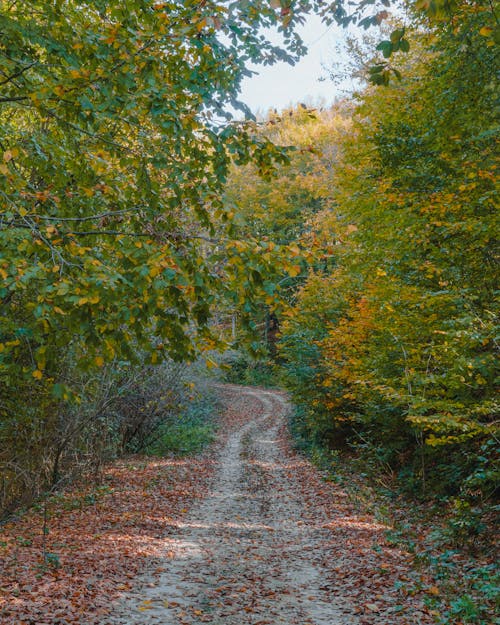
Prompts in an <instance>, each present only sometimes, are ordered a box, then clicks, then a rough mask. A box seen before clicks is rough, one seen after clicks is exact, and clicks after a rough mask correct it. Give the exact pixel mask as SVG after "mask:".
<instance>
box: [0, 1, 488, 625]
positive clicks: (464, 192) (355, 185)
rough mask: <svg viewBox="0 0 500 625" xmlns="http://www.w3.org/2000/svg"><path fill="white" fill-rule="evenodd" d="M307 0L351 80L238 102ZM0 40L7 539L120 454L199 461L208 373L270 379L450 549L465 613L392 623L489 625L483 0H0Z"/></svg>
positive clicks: (296, 45)
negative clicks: (432, 522)
mask: <svg viewBox="0 0 500 625" xmlns="http://www.w3.org/2000/svg"><path fill="white" fill-rule="evenodd" d="M314 12H315V13H319V14H320V15H321V16H322V19H323V20H324V23H325V25H327V26H328V25H330V24H334V23H335V24H339V25H341V26H343V27H345V29H346V32H347V33H348V35H347V37H346V40H345V44H344V50H343V53H342V58H344V57H345V58H348V59H349V60H348V62H347V63H344V66H343V67H342V68H340V69H339V67H337V66H334V65H331V66H329V67H327V68H325V70H326V71H327V72H328V74H329V76H328V80H332V81H334V80H336V79H339V77H340V73H342V72H343V73H346V74H348V75H349V76H350V77H352V78H353V80H354V82H355V84H356V89H355V90H354V91H352V92H351V93H347V94H346V95H345V96H344V97H343V98H340V99H338V100H337V101H336V102H334V103H328V104H317V105H315V104H314V103H310V102H307V100H306V103H305V104H296V105H294V106H292V107H290V108H288V109H285V110H282V111H278V110H274V111H272V110H270V111H268V112H267V113H265V114H264V115H263V116H261V117H257V118H255V117H254V115H253V114H252V113H251V111H250V110H249V109H248V107H247V106H246V105H245V104H244V103H243V102H241V101H240V99H239V91H240V88H241V82H242V80H243V78H244V77H245V76H247V75H248V73H249V69H248V68H249V66H250V64H254V65H259V64H261V65H268V64H272V63H275V62H278V61H287V62H289V63H292V64H293V63H294V62H296V61H297V60H298V59H299V58H300V57H301V55H303V54H304V53H305V48H304V44H303V42H302V41H301V39H300V37H299V36H298V34H297V28H298V26H300V25H301V24H302V23H304V21H305V20H306V17H307V15H308V14H309V13H314ZM273 28H274V29H277V30H278V32H279V33H280V34H281V37H282V43H281V44H279V45H278V44H276V43H274V40H273V39H272V38H269V39H267V38H266V37H267V36H266V34H265V33H266V29H273ZM0 33H1V37H0V518H1V519H3V521H2V524H3V525H5V527H6V528H7V529H6V531H7V534H8V532H9V531H11V529H12V523H13V521H12V519H14V520H15V519H23V518H24V516H23V515H26V514H27V515H29V514H32V512H30V510H31V511H32V510H33V506H34V508H35V513H36V509H37V507H38V510H39V511H40V510H42V508H43V507H44V506H45V512H44V513H43V514H45V517H47V507H46V506H47V504H44V503H43V502H44V501H45V502H46V501H52V500H53V498H54V497H56V498H57V497H58V496H60V495H59V494H60V493H61V492H64V489H66V488H72V485H73V484H75V483H80V482H79V480H81V479H82V478H83V480H84V481H85V482H86V483H87V484H90V485H94V486H95V485H96V484H102V479H103V478H102V476H103V473H104V472H105V471H106V470H107V469H106V467H109V466H114V465H113V463H116V462H121V461H122V460H123V459H127V458H129V457H136V456H137V454H140V455H141V456H140V457H143V454H146V457H156V458H157V457H163V456H164V455H167V456H168V454H171V453H177V452H179V451H181V452H182V453H188V455H189V454H193V455H194V456H193V458H194V459H193V460H192V462H193V466H197V465H196V463H197V462H199V460H197V459H196V458H197V456H196V453H199V451H200V450H201V449H205V448H206V446H210V445H211V444H212V442H213V440H214V439H215V438H216V434H217V426H216V425H213V424H212V423H211V421H210V420H208V421H207V420H206V417H204V416H203V415H205V414H207V413H210V414H212V413H214V411H215V412H216V411H217V410H218V408H217V406H218V401H219V400H218V399H217V398H216V397H215V394H214V385H215V386H218V385H221V383H229V384H230V385H234V384H239V385H245V387H248V386H254V387H255V388H257V389H258V388H260V389H262V388H264V387H267V388H271V389H277V388H278V389H284V390H285V391H286V392H287V394H288V395H287V397H289V398H290V402H291V403H292V404H293V409H292V412H291V414H290V416H289V420H288V428H289V431H290V435H291V437H292V439H293V441H294V446H295V448H296V449H298V450H299V452H300V453H301V454H305V456H306V457H309V458H310V459H311V461H312V462H313V464H315V465H316V466H317V467H320V469H321V470H326V471H332V472H333V473H335V471H338V472H339V473H342V471H344V472H345V471H348V472H353V473H354V474H356V475H361V476H362V479H363V480H365V481H366V482H368V483H369V484H370V486H369V488H373V489H375V491H377V490H378V491H380V490H381V491H382V495H381V496H382V497H386V498H388V501H390V502H391V501H392V502H395V501H397V502H398V503H397V505H398V506H403V507H405V506H406V507H407V508H408V510H414V511H415V514H414V516H415V515H416V516H417V517H418V515H419V514H420V512H419V511H422V510H425V509H427V510H431V515H437V516H438V517H439V518H440V521H439V523H441V525H440V527H441V530H440V531H441V534H440V538H439V540H441V543H442V544H441V548H442V551H443V550H444V552H446V553H448V556H447V557H449V553H451V551H450V549H451V550H455V551H454V552H456V553H458V554H466V556H464V557H466V558H469V559H468V560H467V562H468V563H469V573H470V576H471V579H472V582H471V588H472V586H474V584H475V586H474V590H471V589H470V588H469V589H468V590H467V593H470V596H469V595H467V601H468V603H467V601H465V600H462V599H457V598H456V597H455V599H453V597H452V598H451V599H449V600H448V604H447V605H448V608H447V610H448V611H446V610H444V609H443V610H444V611H443V610H441V611H439V610H434V611H435V614H434V616H433V618H434V619H435V620H430V621H425V620H421V621H416V620H414V621H411V622H415V623H416V622H419V623H420V622H421V623H426V622H437V623H443V624H448V623H450V624H451V623H457V624H459V623H479V624H480V623H484V624H487V623H492V622H493V620H492V619H493V616H492V615H493V610H494V608H493V606H494V604H495V600H497V599H498V594H497V589H495V586H494V583H493V582H491V579H492V575H493V573H492V571H493V570H494V569H493V568H492V567H491V562H490V561H489V560H488V562H487V563H486V564H485V563H484V561H483V560H481V558H484V557H485V554H488V555H490V556H491V553H492V552H491V549H492V542H494V540H493V536H494V532H493V529H492V528H493V527H494V522H495V519H497V518H498V517H497V515H498V483H499V480H498V478H499V465H498V459H499V458H498V454H499V441H498V436H499V421H498V414H499V406H498V325H497V321H498V275H499V274H498V240H497V239H498V237H497V234H498V199H497V188H498V187H497V180H498V175H497V169H498V95H499V89H498V82H497V79H498V43H499V39H500V26H499V17H498V11H497V9H496V7H495V4H494V3H491V2H490V0H451V1H449V0H418V1H417V2H409V3H408V2H401V3H397V2H394V3H393V2H391V1H389V0H382V1H381V2H378V1H377V0H364V1H362V2H354V3H346V2H334V3H328V2H322V1H321V0H300V1H294V0H270V1H261V0H245V1H244V2H221V1H216V0H201V1H200V0H196V1H195V0H185V1H183V2H177V1H171V2H163V1H161V2H160V1H158V2H153V1H152V0H151V1H150V0H120V2H118V1H115V0H110V1H104V0H85V1H84V2H76V1H74V0H54V1H50V2H49V1H48V0H32V1H31V2H29V3H26V2H23V1H20V0H1V1H0ZM249 392H250V393H251V391H249ZM255 392H257V391H255ZM262 392H267V391H262ZM250 397H253V396H251V395H250ZM264 397H267V396H264ZM235 401H236V400H235ZM263 401H264V404H265V402H266V401H270V400H269V399H268V400H266V399H264V400H263ZM273 401H276V400H275V399H274V400H273ZM236 403H237V402H236ZM278 403H279V402H278ZM277 405H278V404H277ZM279 405H280V406H281V404H279ZM183 424H184V425H183ZM186 424H187V425H186ZM183 428H184V429H183ZM242 440H243V441H244V438H243V439H242ZM148 455H149V456H148ZM188 457H190V456H188ZM120 466H121V465H120ZM148 470H149V469H148ZM148 475H149V474H148ZM148 479H153V478H152V477H151V476H149V477H148ZM179 479H181V478H179ZM182 479H187V478H182ZM189 479H191V478H189ZM356 479H357V478H356ZM94 486H92V488H94ZM98 488H100V487H99V486H98ZM58 493H59V494H58ZM374 496H376V495H374ZM401 502H403V503H401ZM176 505H177V504H176ZM186 505H187V504H186ZM388 505H389V506H391V505H392V504H391V503H389V504H388ZM394 505H396V504H395V503H394ZM179 506H180V507H183V506H184V504H182V506H181V504H180V503H179ZM180 507H179V509H180ZM409 517H411V514H409ZM427 521H428V520H427ZM427 521H424V524H425V523H427ZM416 523H417V521H416ZM46 524H47V518H45V521H43V532H42V534H43V533H44V532H45V529H46ZM9 528H10V529H9ZM443 528H444V529H443ZM46 533H48V531H47V532H46ZM0 539H2V526H1V525H0ZM16 540H17V539H16ZM43 540H44V541H45V538H44V539H43ZM9 541H10V538H8V536H7V538H6V540H5V541H3V539H2V540H0V546H1V547H2V548H5V549H6V550H7V551H6V552H5V553H7V552H8V549H9V545H10V544H11V543H10V542H9ZM438 542H439V541H438ZM450 545H451V546H450ZM446 549H448V551H446ZM430 552H432V549H430ZM433 553H434V552H432V553H431V557H432V554H433ZM4 555H5V554H4ZM0 557H3V555H2V554H1V553H0ZM5 557H7V556H5ZM457 557H458V558H460V557H461V556H457ZM474 558H478V560H477V562H479V561H481V562H482V564H481V565H480V564H477V562H476V564H471V562H473V561H474ZM43 560H44V565H45V567H46V569H45V570H48V571H49V572H50V571H52V573H53V572H54V570H53V569H57V568H58V567H59V561H57V563H56V564H57V566H54V561H53V560H52V561H51V553H49V552H48V551H47V549H46V545H45V542H44V543H43ZM441 566H442V569H443V567H444V568H445V566H444V565H442V563H441ZM450 566H451V565H450ZM474 567H476V568H474ZM0 577H1V571H0ZM486 579H487V580H488V583H486V581H485V580H486ZM478 580H482V581H478ZM490 582H491V583H490ZM429 584H430V585H429V587H430V588H436V585H435V584H434V582H433V583H432V584H431V583H430V582H429ZM452 585H453V584H452ZM0 586H5V587H7V584H3V582H2V583H1V584H0ZM458 586H459V588H458V591H457V592H458V595H460V593H462V594H463V592H465V591H464V590H463V588H462V586H461V585H460V584H458ZM455 590H456V589H455ZM448 591H449V592H451V593H452V594H453V588H451V589H450V588H448ZM430 594H431V595H432V594H433V592H431V593H430ZM434 594H435V595H440V594H441V590H439V591H437V592H435V593H434ZM458 595H457V596H458ZM0 599H1V597H0ZM435 599H436V598H435ZM436 601H437V599H436ZM453 601H455V603H453ZM460 601H462V603H460ZM464 601H465V603H464ZM368 605H373V602H372V603H369V604H368ZM450 606H451V607H450ZM0 610H1V601H0ZM429 610H430V608H429ZM28 612H29V611H28ZM431 612H432V610H431ZM431 612H429V614H430V613H431ZM4 614H5V615H6V616H5V618H6V619H7V620H6V621H5V622H6V623H7V622H12V621H9V620H8V619H9V618H10V616H12V615H10V616H9V614H10V613H8V612H1V611H0V621H1V618H2V616H3V615H4ZM16 614H17V613H16ZM20 614H21V613H20ZM29 616H30V615H29V614H28V613H26V614H25V613H23V614H21V616H20V617H19V618H20V620H18V621H16V622H18V623H24V622H29V623H44V622H47V623H53V624H54V625H55V624H56V623H69V622H75V623H76V622H80V621H78V620H77V619H76V617H75V619H74V620H71V619H69V620H67V621H64V620H57V618H56V617H55V616H51V617H50V618H52V620H50V619H49V620H47V621H44V620H41V618H40V617H36V618H35V620H29V618H28V617H29ZM198 616H199V615H198ZM431 616H432V614H431ZM31 617H32V619H33V618H34V617H33V614H31ZM193 618H194V617H193ZM391 618H392V617H391ZM422 618H424V617H422ZM429 618H430V617H429ZM23 619H26V620H23ZM1 622H4V621H1ZM89 622H90V621H89ZM92 622H94V621H92ZM95 622H96V623H99V622H100V623H103V624H104V623H107V622H108V621H105V620H96V621H95ZM109 622H110V623H111V621H109ZM113 622H114V621H113ZM117 622H118V621H117ZM130 622H132V621H130ZM169 622H170V621H169ZM172 622H176V623H177V622H180V623H184V622H186V623H187V622H188V621H187V620H186V621H183V620H182V619H181V620H179V621H172ZM189 622H191V621H189ZM193 622H198V621H193ZM199 622H205V621H204V620H203V618H201V620H200V621H199ZM215 622H217V623H226V621H225V620H220V621H215ZM245 622H246V621H245ZM253 622H254V621H251V620H248V623H253ZM258 622H262V623H264V622H266V623H267V622H276V623H278V622H281V621H264V620H262V621H258ZM291 622H299V621H289V623H291ZM303 622H309V621H303ZM311 622H313V621H311ZM314 622H315V623H316V621H314ZM317 622H318V623H322V621H317ZM339 622H340V621H339ZM360 622H361V623H364V622H365V621H360ZM366 622H372V621H366ZM374 622H379V623H381V622H382V621H380V620H379V621H376V620H375V621H374ZM383 622H384V623H392V622H394V623H396V622H397V623H406V622H409V621H403V620H402V621H396V620H395V621H391V620H389V617H387V620H384V621H383ZM495 622H496V621H495ZM227 623H228V625H229V624H231V623H232V621H230V620H228V621H227Z"/></svg>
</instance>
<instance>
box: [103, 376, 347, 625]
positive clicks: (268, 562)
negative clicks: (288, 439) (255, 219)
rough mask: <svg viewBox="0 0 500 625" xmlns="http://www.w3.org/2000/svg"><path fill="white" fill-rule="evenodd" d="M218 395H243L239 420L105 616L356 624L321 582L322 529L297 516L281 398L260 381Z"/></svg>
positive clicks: (298, 494) (226, 623)
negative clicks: (204, 491) (200, 494)
mask: <svg viewBox="0 0 500 625" xmlns="http://www.w3.org/2000/svg"><path fill="white" fill-rule="evenodd" d="M235 393H236V394H238V395H237V397H235ZM224 394H225V401H226V403H229V404H231V403H233V402H234V401H235V400H236V399H237V398H238V399H239V400H240V401H241V399H242V398H241V397H238V396H240V395H242V396H243V399H244V410H245V412H246V414H247V419H243V420H242V422H241V423H240V424H239V425H238V426H237V427H236V428H235V429H234V431H232V432H231V433H230V434H229V435H228V436H227V439H226V442H225V444H224V445H223V446H222V448H221V451H220V457H219V468H218V472H217V475H216V477H215V479H214V483H213V488H212V490H211V492H210V493H209V494H208V496H207V497H206V498H204V500H202V501H201V502H200V503H199V505H197V506H195V507H194V508H193V509H192V510H191V512H190V514H189V515H188V516H187V518H185V519H184V521H183V522H182V523H178V524H177V527H176V528H175V530H176V531H175V533H174V535H171V536H170V537H169V538H170V540H169V541H168V551H167V552H166V553H165V570H164V571H162V572H161V573H160V575H156V576H152V577H151V578H150V579H148V578H145V579H144V580H142V582H143V583H142V584H141V585H140V587H138V589H137V591H136V592H135V593H134V594H132V595H129V596H127V597H126V598H124V600H123V601H122V602H121V604H120V605H119V606H118V607H117V609H116V611H115V612H114V614H113V615H112V616H111V617H110V618H108V619H106V623H109V624H110V625H119V624H120V625H122V624H123V625H126V624H127V625H139V624H140V625H146V624H149V623H151V624H153V623H162V624H164V625H170V624H172V625H174V624H176V625H177V624H186V625H187V624H189V625H191V624H195V623H204V622H207V623H217V624H220V625H243V624H246V623H248V624H249V625H250V624H252V625H257V624H259V625H265V624H269V625H271V624H272V625H281V624H282V625H293V624H301V625H347V624H351V623H357V622H358V621H357V620H356V619H354V618H353V617H349V616H348V613H349V612H350V610H349V606H348V605H346V604H345V601H343V600H342V598H340V597H336V596H332V589H331V588H330V586H329V585H328V584H327V583H326V577H325V575H324V570H323V569H324V565H325V564H326V562H327V561H328V560H329V558H330V554H328V553H326V552H325V544H327V543H328V540H327V539H328V536H327V535H326V534H328V529H326V528H325V527H324V526H323V525H324V524H323V523H322V522H321V521H323V519H318V523H316V524H312V523H311V522H310V518H308V517H306V516H305V515H304V503H303V502H304V499H303V492H302V486H301V484H300V483H298V482H296V481H294V473H293V462H291V459H290V458H289V457H287V455H286V454H285V452H284V447H283V445H282V444H281V442H282V441H281V440H280V436H282V435H283V423H284V419H285V417H286V415H287V412H288V409H289V408H288V404H287V402H286V399H285V398H284V396H283V395H282V394H281V393H278V392H274V391H268V390H260V389H259V390H257V389H241V388H235V387H225V391H224ZM239 417H241V414H240V415H239Z"/></svg>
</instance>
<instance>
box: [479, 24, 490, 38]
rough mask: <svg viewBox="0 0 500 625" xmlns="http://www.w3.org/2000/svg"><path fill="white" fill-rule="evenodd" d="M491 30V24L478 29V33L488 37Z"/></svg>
mask: <svg viewBox="0 0 500 625" xmlns="http://www.w3.org/2000/svg"><path fill="white" fill-rule="evenodd" d="M492 32H493V28H492V27H491V26H483V27H482V28H481V30H480V31H479V34H480V35H482V36H483V37H489V36H490V35H491V33H492Z"/></svg>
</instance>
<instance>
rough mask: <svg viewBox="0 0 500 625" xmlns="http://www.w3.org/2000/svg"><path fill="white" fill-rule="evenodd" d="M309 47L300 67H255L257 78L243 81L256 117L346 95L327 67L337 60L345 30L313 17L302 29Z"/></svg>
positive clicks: (244, 93)
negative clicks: (268, 112) (333, 80)
mask: <svg viewBox="0 0 500 625" xmlns="http://www.w3.org/2000/svg"><path fill="white" fill-rule="evenodd" d="M298 32H299V33H300V35H301V37H302V39H303V41H304V42H305V44H306V45H307V47H308V53H307V55H306V56H305V57H303V58H302V59H301V60H300V61H299V62H298V63H297V64H296V65H294V66H291V65H289V64H288V63H283V62H281V63H276V64H275V65H271V66H265V67H260V66H259V67H255V68H252V69H255V71H257V72H258V74H257V75H254V76H252V78H246V79H245V80H244V82H243V87H242V93H241V100H242V101H243V102H245V104H247V105H248V106H249V107H250V109H251V111H252V112H253V113H254V114H258V113H261V114H265V113H266V112H267V111H268V110H269V109H273V108H276V109H278V111H280V110H282V109H284V108H287V107H288V106H289V105H290V104H297V103H299V102H304V103H306V104H316V105H317V104H319V103H320V102H321V103H322V104H326V105H328V104H331V103H332V102H333V101H334V100H335V98H336V97H338V96H340V95H342V93H341V90H340V88H339V87H338V86H337V85H335V84H334V83H333V82H332V81H331V80H330V79H328V78H327V79H326V80H325V81H320V80H319V79H320V77H321V76H324V77H327V71H325V70H324V69H323V68H322V64H324V65H326V66H327V67H328V66H329V65H331V64H332V61H333V60H334V59H335V58H336V57H337V60H338V52H336V51H335V45H336V43H338V42H340V41H341V40H342V38H343V36H344V31H343V29H342V28H340V27H339V26H337V25H332V26H331V27H328V26H327V25H325V24H323V23H322V22H321V19H320V17H319V16H317V15H310V16H309V17H308V19H307V22H306V24H304V26H302V27H301V28H300V29H298Z"/></svg>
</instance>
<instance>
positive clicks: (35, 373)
mask: <svg viewBox="0 0 500 625" xmlns="http://www.w3.org/2000/svg"><path fill="white" fill-rule="evenodd" d="M31 375H32V376H33V377H34V378H35V379H36V380H41V379H42V378H43V373H42V372H41V371H40V369H35V371H33V373H32V374H31Z"/></svg>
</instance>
